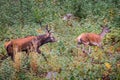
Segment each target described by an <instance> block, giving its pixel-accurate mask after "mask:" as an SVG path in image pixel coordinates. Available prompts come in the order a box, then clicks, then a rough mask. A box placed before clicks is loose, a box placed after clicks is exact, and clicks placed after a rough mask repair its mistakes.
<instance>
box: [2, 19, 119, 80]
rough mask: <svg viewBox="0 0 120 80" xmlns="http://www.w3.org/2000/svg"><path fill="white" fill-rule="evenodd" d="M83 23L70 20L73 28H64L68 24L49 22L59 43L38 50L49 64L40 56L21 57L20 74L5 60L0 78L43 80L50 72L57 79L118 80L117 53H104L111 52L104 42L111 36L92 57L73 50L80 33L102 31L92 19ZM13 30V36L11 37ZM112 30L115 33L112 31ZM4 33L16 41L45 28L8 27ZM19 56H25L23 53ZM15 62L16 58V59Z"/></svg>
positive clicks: (93, 52) (27, 26)
mask: <svg viewBox="0 0 120 80" xmlns="http://www.w3.org/2000/svg"><path fill="white" fill-rule="evenodd" d="M86 21H87V22H86V23H82V22H78V21H75V20H71V23H72V26H69V25H67V22H64V21H62V20H61V19H60V18H59V19H58V21H56V20H55V21H53V22H51V23H49V26H50V27H51V29H52V31H54V33H53V35H54V36H55V37H56V39H57V40H58V41H57V42H55V43H48V44H46V45H44V46H41V47H40V49H41V51H42V53H44V54H45V56H46V57H47V59H48V60H49V61H48V63H47V62H45V60H44V58H43V57H42V55H32V56H33V57H32V58H31V57H29V58H24V57H23V58H22V59H21V60H22V61H16V62H17V66H18V68H17V69H19V71H18V70H17V71H16V69H15V68H14V66H13V65H12V64H13V62H12V61H11V59H10V58H8V59H6V60H5V61H3V62H2V63H1V66H0V73H2V74H0V78H1V79H3V80H4V79H5V80H7V78H6V76H8V75H9V76H8V80H9V79H18V80H24V79H25V80H26V79H27V80H37V79H45V80H46V75H47V73H48V72H50V71H53V72H57V73H58V74H57V76H55V79H58V80H78V79H80V80H83V79H87V80H93V79H94V80H95V79H98V80H102V79H103V78H104V77H107V78H110V79H116V80H119V79H120V77H119V73H120V67H119V60H120V54H119V53H117V52H113V53H107V51H110V50H108V48H109V47H110V44H108V43H109V42H108V41H109V40H107V38H108V39H109V37H111V35H112V33H108V34H107V36H106V37H105V38H104V40H103V43H106V45H104V44H103V45H104V48H105V50H106V51H105V52H104V51H102V50H101V49H99V48H98V50H97V51H96V52H95V51H94V50H95V47H92V54H90V55H85V54H84V53H82V51H81V49H79V48H77V47H76V45H77V43H76V41H75V38H76V37H77V36H78V35H79V34H81V33H83V32H94V33H100V31H101V30H100V26H99V25H98V24H97V23H94V22H91V20H86ZM91 24H92V25H91ZM33 27H34V28H33ZM13 28H14V33H15V34H12V33H13V31H12V30H13ZM16 30H19V31H16ZM111 30H112V31H114V29H111ZM6 31H7V32H6V37H9V38H10V39H11V38H12V37H14V38H19V37H24V36H26V35H39V34H43V33H44V28H41V27H39V26H38V25H32V26H31V25H26V27H24V28H22V29H21V28H20V27H16V28H15V27H10V28H9V29H7V30H6ZM38 32H39V33H38ZM7 34H10V35H7ZM18 34H19V35H18ZM116 34H117V32H116ZM17 35H18V36H17ZM108 36H109V37H108ZM2 37H5V36H2ZM3 42H4V40H3V41H2V45H3ZM1 51H2V52H3V54H6V52H5V50H4V48H3V46H2V47H1ZM18 54H19V53H18ZM35 54H36V53H35ZM22 55H23V56H25V54H22ZM35 56H36V57H35ZM18 57H19V56H18ZM31 59H32V61H31ZM16 60H19V59H18V58H17V57H16ZM106 64H107V65H106ZM7 67H8V68H7ZM6 72H7V73H6ZM15 75H16V77H15Z"/></svg>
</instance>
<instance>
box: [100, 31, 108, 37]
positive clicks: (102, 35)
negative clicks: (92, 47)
mask: <svg viewBox="0 0 120 80" xmlns="http://www.w3.org/2000/svg"><path fill="white" fill-rule="evenodd" d="M106 34H107V33H106V32H105V31H102V32H101V33H100V34H99V35H100V36H101V37H102V38H103V37H104V36H105V35H106Z"/></svg>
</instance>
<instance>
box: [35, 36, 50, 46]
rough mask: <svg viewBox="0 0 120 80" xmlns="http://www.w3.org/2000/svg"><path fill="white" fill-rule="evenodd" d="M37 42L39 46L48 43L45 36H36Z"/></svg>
mask: <svg viewBox="0 0 120 80" xmlns="http://www.w3.org/2000/svg"><path fill="white" fill-rule="evenodd" d="M37 40H38V41H39V46H42V45H44V44H46V43H48V42H47V37H46V34H43V35H39V36H37Z"/></svg>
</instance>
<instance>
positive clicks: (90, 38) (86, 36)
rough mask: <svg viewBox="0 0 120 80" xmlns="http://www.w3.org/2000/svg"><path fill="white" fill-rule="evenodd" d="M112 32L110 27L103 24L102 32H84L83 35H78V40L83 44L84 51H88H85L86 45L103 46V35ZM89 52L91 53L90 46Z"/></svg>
mask: <svg viewBox="0 0 120 80" xmlns="http://www.w3.org/2000/svg"><path fill="white" fill-rule="evenodd" d="M108 32H110V30H109V28H108V27H107V26H104V27H103V26H102V32H101V33H100V34H96V33H82V34H81V35H79V36H78V37H77V39H76V40H77V42H78V45H80V44H83V45H84V47H83V49H82V50H83V52H84V53H86V51H85V47H86V46H88V45H89V46H98V47H100V48H102V45H101V43H102V39H103V37H104V36H105V35H106V34H107V33H108ZM89 53H91V50H90V47H89Z"/></svg>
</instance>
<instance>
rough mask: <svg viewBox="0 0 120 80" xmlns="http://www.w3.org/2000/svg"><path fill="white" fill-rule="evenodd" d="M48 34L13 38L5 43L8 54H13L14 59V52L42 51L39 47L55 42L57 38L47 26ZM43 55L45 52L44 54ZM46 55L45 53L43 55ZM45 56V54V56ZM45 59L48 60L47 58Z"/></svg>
mask: <svg viewBox="0 0 120 80" xmlns="http://www.w3.org/2000/svg"><path fill="white" fill-rule="evenodd" d="M46 30H47V32H46V34H43V35H39V36H27V37H25V38H19V39H15V40H11V41H9V42H6V43H5V48H6V50H7V54H8V56H11V58H12V60H13V61H14V53H17V52H22V51H25V52H26V53H29V51H31V50H32V51H35V52H37V53H39V54H40V53H41V51H40V50H39V47H40V46H42V45H43V44H46V43H48V42H55V41H56V40H55V38H54V37H53V36H52V34H51V32H50V30H48V29H47V28H46ZM42 55H43V54H42ZM43 56H44V55H43ZM44 58H45V56H44ZM45 60H47V59H46V58H45Z"/></svg>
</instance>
